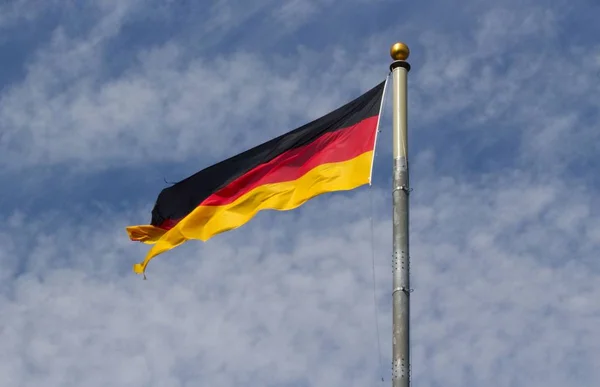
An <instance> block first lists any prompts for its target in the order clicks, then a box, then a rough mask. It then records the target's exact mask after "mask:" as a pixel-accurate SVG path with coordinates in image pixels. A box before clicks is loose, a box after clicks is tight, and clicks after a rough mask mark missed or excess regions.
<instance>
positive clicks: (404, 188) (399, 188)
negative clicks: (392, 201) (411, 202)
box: [394, 185, 413, 195]
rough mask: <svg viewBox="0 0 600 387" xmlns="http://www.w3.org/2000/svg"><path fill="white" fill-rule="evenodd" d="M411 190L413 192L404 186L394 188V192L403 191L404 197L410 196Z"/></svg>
mask: <svg viewBox="0 0 600 387" xmlns="http://www.w3.org/2000/svg"><path fill="white" fill-rule="evenodd" d="M412 190H413V189H412V188H408V187H407V186H405V185H401V186H398V187H396V188H394V192H396V191H404V193H405V194H406V195H410V193H411V192H412Z"/></svg>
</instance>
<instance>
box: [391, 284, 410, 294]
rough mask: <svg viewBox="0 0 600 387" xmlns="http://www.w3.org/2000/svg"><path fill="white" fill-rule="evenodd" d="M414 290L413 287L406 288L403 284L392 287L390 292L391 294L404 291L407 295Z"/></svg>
mask: <svg viewBox="0 0 600 387" xmlns="http://www.w3.org/2000/svg"><path fill="white" fill-rule="evenodd" d="M414 291H415V289H407V288H405V287H404V286H400V287H398V288H395V289H394V291H393V292H392V296H393V295H394V293H396V292H404V294H406V295H408V294H409V293H412V292H414Z"/></svg>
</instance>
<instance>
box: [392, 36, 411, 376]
mask: <svg viewBox="0 0 600 387" xmlns="http://www.w3.org/2000/svg"><path fill="white" fill-rule="evenodd" d="M409 53H410V51H409V49H408V46H406V44H404V43H395V44H394V45H392V47H391V49H390V55H391V56H392V59H394V61H393V62H392V64H391V65H390V70H391V71H392V79H393V87H392V91H393V99H392V105H393V106H392V110H393V121H392V127H393V128H392V129H393V156H394V169H393V194H392V197H393V240H394V242H393V250H394V252H393V259H392V267H393V293H392V302H393V311H392V314H393V337H392V386H393V387H408V386H409V385H410V334H409V333H410V332H409V326H410V297H409V296H410V292H411V289H410V278H409V274H410V268H409V264H410V259H409V251H408V247H409V246H408V195H409V193H410V187H409V179H408V143H407V140H408V135H407V117H406V110H407V99H406V98H407V85H406V81H407V75H408V72H409V71H410V64H408V62H406V59H407V58H408V55H409Z"/></svg>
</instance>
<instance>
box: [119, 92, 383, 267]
mask: <svg viewBox="0 0 600 387" xmlns="http://www.w3.org/2000/svg"><path fill="white" fill-rule="evenodd" d="M385 85H386V81H383V82H381V83H380V84H378V85H377V86H375V87H374V88H372V89H371V90H369V91H368V92H366V93H364V94H363V95H361V96H360V97H358V98H356V99H355V100H353V101H351V102H349V103H347V104H346V105H344V106H342V107H340V108H338V109H336V110H334V111H332V112H330V113H328V114H326V115H324V116H323V117H321V118H318V119H316V120H314V121H312V122H310V123H308V124H305V125H303V126H301V127H299V128H297V129H295V130H292V131H291V132H288V133H285V134H283V135H281V136H279V137H277V138H274V139H272V140H270V141H268V142H265V143H263V144H261V145H258V146H256V147H254V148H252V149H250V150H247V151H245V152H243V153H240V154H238V155H236V156H233V157H231V158H229V159H227V160H224V161H222V162H220V163H217V164H214V165H212V166H210V167H208V168H205V169H203V170H201V171H199V172H197V173H195V174H194V175H192V176H190V177H188V178H186V179H184V180H182V181H180V182H177V183H175V184H174V185H172V186H170V187H168V188H165V189H163V190H162V191H161V192H160V194H159V195H158V199H157V201H156V204H155V206H154V208H153V210H152V221H151V224H149V225H139V226H131V227H127V232H128V234H129V237H130V239H131V240H133V241H140V242H144V243H148V244H153V245H154V246H152V248H151V249H150V251H149V252H148V254H147V255H146V258H145V260H144V261H143V262H142V263H137V264H135V265H134V267H133V270H134V272H136V273H138V274H143V273H144V272H145V270H146V266H147V264H148V262H149V261H150V260H151V259H152V258H153V257H155V256H157V255H158V254H161V253H163V252H165V251H167V250H170V249H172V248H174V247H176V246H179V245H180V244H182V243H183V242H185V241H187V240H189V239H199V240H202V241H206V240H208V239H209V238H211V237H213V236H214V235H217V234H219V233H222V232H225V231H228V230H232V229H235V228H238V227H240V226H242V225H243V224H245V223H246V222H248V221H249V220H250V219H252V218H253V217H254V216H255V215H256V213H258V212H259V211H261V210H267V209H270V210H279V211H286V210H291V209H294V208H297V207H298V206H300V205H301V204H303V203H304V202H306V201H307V200H309V199H311V198H313V197H315V196H317V195H320V194H323V193H326V192H333V191H343V190H351V189H354V188H357V187H359V186H362V185H364V184H368V183H370V180H371V172H372V164H373V155H374V149H375V141H376V136H377V128H378V126H379V116H380V113H381V107H382V102H383V94H384V91H385Z"/></svg>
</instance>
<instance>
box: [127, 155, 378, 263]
mask: <svg viewBox="0 0 600 387" xmlns="http://www.w3.org/2000/svg"><path fill="white" fill-rule="evenodd" d="M372 156H373V152H372V151H369V152H366V153H363V154H362V155H360V156H358V157H355V158H353V159H351V160H348V161H343V162H339V163H330V164H323V165H319V166H318V167H315V168H313V169H312V170H310V171H309V172H307V173H306V174H305V175H304V176H302V177H300V178H299V179H296V180H292V181H286V182H281V183H273V184H265V185H262V186H259V187H256V188H255V189H253V190H252V191H250V192H248V193H246V194H245V195H243V196H241V197H240V198H238V199H237V200H236V201H234V202H233V203H230V204H227V205H222V206H198V207H197V208H195V209H194V210H193V211H192V212H191V213H190V214H189V215H188V216H186V217H185V218H183V219H182V220H181V221H180V222H179V223H177V225H175V227H173V228H172V229H170V230H169V231H167V232H163V234H162V236H160V235H159V234H161V233H160V232H157V231H156V230H153V229H157V228H156V227H152V226H133V227H129V228H128V232H130V233H135V232H136V231H138V232H141V233H144V232H149V234H146V236H147V238H145V239H144V237H141V239H139V240H141V241H143V242H145V243H154V242H155V243H156V244H155V245H154V246H152V248H151V249H150V251H149V252H148V254H147V255H146V258H145V259H144V261H143V262H142V263H136V264H135V265H134V267H133V270H134V272H136V273H138V274H141V273H143V272H144V271H145V270H146V266H147V265H148V262H150V260H151V259H152V258H153V257H155V256H157V255H159V254H161V253H163V252H165V251H167V250H171V249H172V248H174V247H177V246H179V245H180V244H182V243H183V242H185V241H186V240H188V239H199V240H203V241H206V240H208V239H209V238H211V237H213V236H215V235H217V234H220V233H222V232H225V231H228V230H232V229H235V228H238V227H240V226H242V225H243V224H245V223H246V222H248V221H249V220H250V219H252V218H253V217H254V216H255V215H256V214H257V213H258V212H259V211H261V210H267V209H270V210H278V211H287V210H292V209H295V208H297V207H299V206H300V205H302V204H303V203H304V202H306V201H307V200H309V199H312V198H314V197H315V196H318V195H320V194H323V193H326V192H333V191H345V190H351V189H354V188H357V187H359V186H361V185H364V184H368V183H369V175H370V171H371V162H372ZM144 227H145V228H146V231H144V229H143V228H144ZM159 236H160V238H159V239H158V240H156V238H157V237H159Z"/></svg>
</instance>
